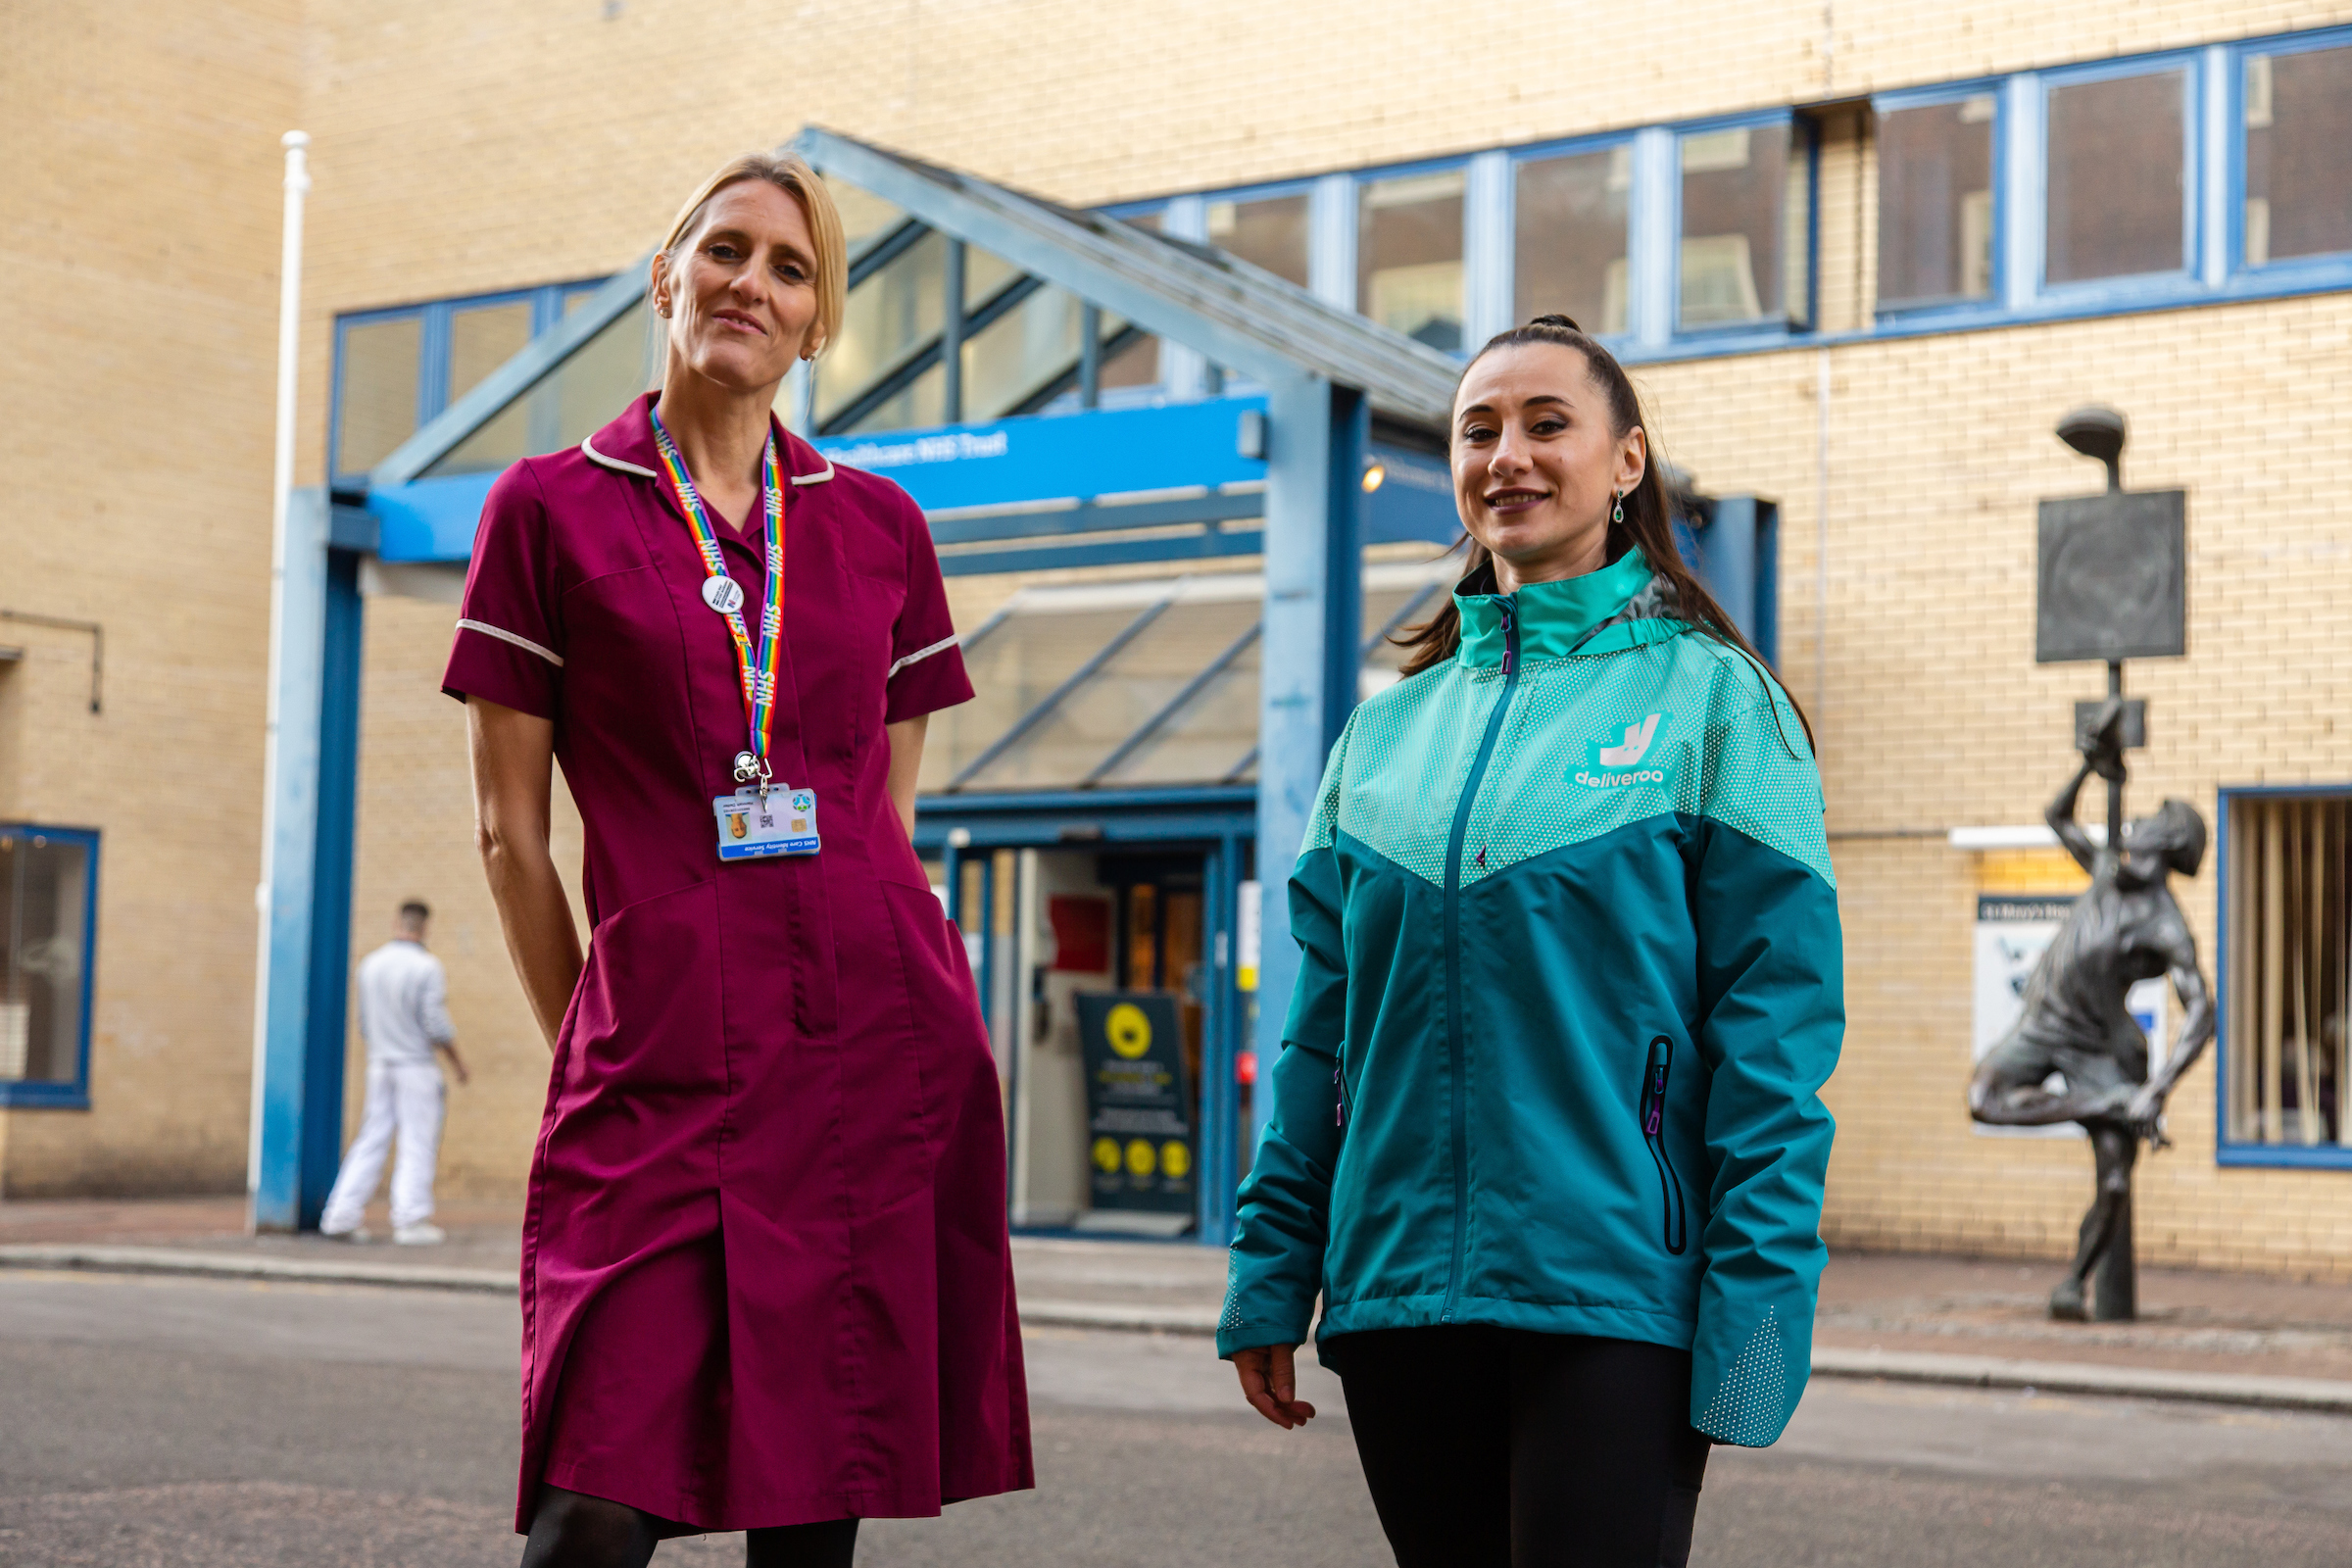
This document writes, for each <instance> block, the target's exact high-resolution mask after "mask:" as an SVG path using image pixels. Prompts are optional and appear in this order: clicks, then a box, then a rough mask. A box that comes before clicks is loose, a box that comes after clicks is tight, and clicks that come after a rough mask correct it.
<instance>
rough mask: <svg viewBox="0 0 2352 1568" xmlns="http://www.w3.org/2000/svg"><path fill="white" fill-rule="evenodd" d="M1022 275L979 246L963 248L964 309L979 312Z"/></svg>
mask: <svg viewBox="0 0 2352 1568" xmlns="http://www.w3.org/2000/svg"><path fill="white" fill-rule="evenodd" d="M1020 275H1021V270H1020V269H1019V268H1017V267H1015V266H1013V265H1012V264H1011V263H1010V262H1008V261H1005V259H1004V258H1003V257H1000V256H997V255H995V254H993V253H992V252H989V251H984V250H982V249H980V247H979V246H977V245H966V246H965V247H964V248H963V308H964V309H965V310H967V311H975V310H978V309H979V308H980V307H981V306H983V305H985V304H987V303H988V302H989V300H991V299H992V298H994V297H995V295H996V293H997V291H998V290H999V289H1002V288H1003V287H1004V286H1005V284H1007V283H1009V282H1011V281H1012V280H1013V279H1015V278H1017V277H1019V276H1020Z"/></svg>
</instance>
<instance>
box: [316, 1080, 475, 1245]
mask: <svg viewBox="0 0 2352 1568" xmlns="http://www.w3.org/2000/svg"><path fill="white" fill-rule="evenodd" d="M448 1093H449V1091H448V1089H447V1087H446V1086H445V1085H444V1084H443V1083H442V1081H441V1064H440V1063H439V1062H437V1061H420V1062H390V1061H371V1062H369V1063H368V1100H367V1103H366V1105H365V1107H364V1108H363V1109H362V1110H361V1112H360V1135H359V1136H358V1137H357V1138H354V1139H353V1140H352V1141H351V1152H349V1153H347V1154H345V1155H344V1156H343V1168H342V1170H341V1171H339V1172H337V1173H336V1176H335V1186H334V1190H333V1191H332V1192H330V1193H328V1194H327V1195H326V1211H325V1212H324V1213H323V1214H321V1215H319V1229H320V1230H322V1231H324V1232H325V1233H326V1234H327V1235H329V1236H336V1235H340V1234H342V1233H343V1232H345V1231H348V1230H352V1229H354V1228H356V1227H357V1226H358V1225H359V1223H360V1215H361V1212H362V1211H363V1210H364V1209H366V1208H367V1206H368V1200H369V1199H370V1198H373V1197H374V1196H375V1184H376V1183H377V1182H378V1181H379V1180H381V1179H382V1177H383V1174H384V1154H385V1152H387V1151H389V1150H390V1149H391V1147H392V1135H393V1133H394V1132H395V1131H397V1132H398V1133H399V1134H400V1154H399V1157H398V1158H397V1159H395V1160H394V1161H393V1163H392V1224H393V1227H394V1228H395V1229H398V1228H399V1227H400V1226H403V1225H414V1224H417V1222H418V1221H419V1220H426V1219H430V1218H432V1215H433V1163H434V1161H435V1160H437V1159H438V1158H439V1157H440V1154H441V1110H442V1105H443V1103H444V1101H445V1099H446V1097H447V1095H448Z"/></svg>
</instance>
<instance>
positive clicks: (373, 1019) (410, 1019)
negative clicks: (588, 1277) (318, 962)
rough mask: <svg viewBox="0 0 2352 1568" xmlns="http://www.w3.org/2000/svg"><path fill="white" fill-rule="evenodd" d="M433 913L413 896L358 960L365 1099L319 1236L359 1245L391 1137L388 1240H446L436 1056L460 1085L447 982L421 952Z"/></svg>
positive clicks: (462, 1073)
mask: <svg viewBox="0 0 2352 1568" xmlns="http://www.w3.org/2000/svg"><path fill="white" fill-rule="evenodd" d="M431 918H432V911H431V910H430V909H428V908H426V907H424V905H422V904H420V903H418V902H417V901H416V900H414V899H412V900H411V901H409V902H408V903H407V904H404V905H402V906H401V907H400V917H399V923H398V924H397V926H396V927H395V928H394V935H393V938H392V940H391V941H389V942H387V943H385V944H384V945H383V946H382V947H380V948H378V949H376V950H375V951H374V952H373V953H370V954H369V955H368V956H367V957H365V958H362V959H361V960H360V973H359V992H360V1038H361V1039H363V1040H365V1041H366V1042H367V1043H368V1100H367V1104H366V1108H365V1109H363V1110H362V1111H361V1112H360V1132H359V1136H358V1137H357V1138H354V1139H353V1140H352V1141H351V1152H349V1153H347V1154H345V1155H344V1156H343V1168H342V1170H341V1171H339V1172H338V1173H337V1174H336V1176H335V1185H334V1189H333V1191H331V1192H329V1193H328V1194H327V1195H326V1210H325V1212H324V1213H322V1214H321V1215H320V1216H319V1231H320V1233H321V1234H323V1235H326V1236H332V1237H338V1238H341V1239H343V1240H345V1241H353V1242H365V1241H368V1239H369V1238H368V1233H367V1232H366V1231H364V1230H362V1229H361V1228H360V1216H361V1214H362V1212H363V1211H364V1210H365V1209H366V1208H367V1206H368V1200H369V1199H370V1198H373V1197H374V1196H375V1184H376V1182H377V1181H378V1180H380V1179H381V1178H382V1176H383V1174H384V1154H385V1152H387V1151H388V1150H390V1149H391V1147H392V1142H393V1134H394V1133H395V1132H397V1133H398V1134H399V1135H400V1153H399V1155H398V1157H397V1158H396V1159H395V1160H394V1161H393V1165H392V1240H393V1241H395V1242H397V1243H399V1244H401V1245H402V1246H404V1247H429V1246H431V1245H432V1244H434V1243H436V1242H445V1241H447V1240H449V1235H448V1233H447V1232H446V1231H444V1230H442V1229H441V1227H440V1226H438V1225H435V1224H434V1223H433V1222H432V1218H433V1165H434V1162H435V1161H436V1160H437V1159H438V1158H439V1157H440V1153H441V1112H442V1105H443V1101H444V1097H445V1096H446V1095H447V1093H448V1091H447V1088H446V1087H445V1086H444V1084H443V1083H442V1079H441V1064H440V1063H439V1062H438V1061H436V1060H435V1059H434V1057H435V1054H443V1055H447V1056H448V1057H449V1065H450V1070H451V1071H452V1072H455V1073H456V1074H457V1075H458V1082H459V1083H461V1084H462V1083H465V1082H466V1081H467V1078H468V1074H467V1073H466V1062H465V1060H464V1058H462V1057H461V1056H459V1054H458V1042H457V1030H456V1029H455V1028H453V1027H452V1026H451V1024H450V1021H449V982H448V980H447V978H446V977H445V976H444V975H443V974H442V971H441V960H440V959H439V958H436V957H434V956H432V955H431V954H430V953H427V952H426V951H425V947H424V932H425V925H426V922H427V921H429V920H430V919H431Z"/></svg>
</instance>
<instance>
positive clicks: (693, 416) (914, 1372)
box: [443, 155, 1031, 1568]
mask: <svg viewBox="0 0 2352 1568" xmlns="http://www.w3.org/2000/svg"><path fill="white" fill-rule="evenodd" d="M846 292H847V275H846V260H845V257H844V243H843V238H842V228H841V220H840V217H839V215H838V214H837V213H836V212H835V211H834V207H833V203H832V200H831V198H830V197H829V196H828V195H827V193H826V190H825V187H824V185H823V184H822V182H820V181H819V180H818V179H817V178H816V176H815V175H814V174H813V173H812V172H810V171H809V168H808V167H807V166H806V165H805V164H803V163H801V162H800V161H799V160H798V159H793V158H769V157H764V156H759V155H754V156H749V157H745V158H740V159H738V160H736V161H735V162H733V163H731V164H728V165H727V166H726V167H725V168H723V169H721V170H719V171H718V172H716V173H715V174H713V175H711V177H710V178H709V179H707V180H705V181H704V182H703V184H702V186H701V188H700V189H698V190H697V191H696V192H695V193H694V195H693V196H692V197H691V198H690V199H689V200H688V201H687V202H686V204H685V207H684V208H683V210H682V211H681V212H680V214H679V217H678V220H677V221H676V223H675V224H674V225H673V226H672V228H671V230H670V234H669V238H668V240H667V242H666V243H664V244H663V246H662V251H661V254H660V255H658V256H657V257H656V258H655V259H654V264H653V276H652V302H653V306H654V309H655V311H656V313H657V314H658V315H659V316H660V317H661V318H662V324H663V329H664V331H665V335H666V343H667V347H666V363H665V367H664V369H663V373H662V386H661V390H660V391H659V392H658V393H655V394H649V395H648V396H647V397H645V398H643V399H641V400H639V401H638V402H636V403H635V404H633V405H631V407H630V408H629V409H628V410H627V412H625V413H623V414H622V415H621V417H619V418H617V419H615V420H613V422H612V423H611V424H609V425H607V426H606V427H605V428H604V429H602V430H600V431H598V432H597V433H596V434H595V435H594V436H592V437H590V438H589V439H588V440H586V441H583V442H581V443H580V445H579V446H578V447H577V448H576V449H574V450H571V451H566V452H559V453H554V454H551V455H549V456H546V457H540V458H532V459H529V460H527V461H525V462H523V463H521V464H518V465H516V466H515V467H514V468H512V469H510V470H508V472H507V473H506V474H505V475H504V476H503V477H502V478H501V479H500V480H499V481H498V483H497V484H496V485H495V486H494V487H493V488H492V490H491V492H490V497H489V501H488V503H487V505H486V506H485V508H484V511H483V514H482V521H481V528H480V532H479V535H478V537H477V538H476V541H475V546H474V555H473V565H472V569H471V571H470V573H469V575H468V577H467V581H466V598H465V603H464V609H463V615H462V618H461V619H460V620H459V622H458V631H457V637H456V645H455V647H454V649H453V650H452V652H451V654H450V661H449V668H448V673H447V675H446V676H445V677H444V680H443V686H444V689H445V690H447V691H448V692H449V693H450V695H452V696H453V697H457V698H459V699H460V700H461V701H464V702H465V703H466V705H467V730H468V733H469V737H470V742H471V748H472V759H473V785H474V803H475V810H476V814H477V819H478V826H477V830H476V836H477V839H478V841H479V847H480V850H481V854H482V860H483V864H484V866H485V868H486V870H487V872H488V875H489V880H490V888H491V893H492V896H493V898H494V899H495V900H496V902H497V905H498V910H499V917H500V921H501V923H502V925H503V927H504V929H505V933H506V940H507V947H508V951H509V953H510V954H511V955H512V956H513V958H514V961H515V970H516V972H517V974H518V975H519V976H520V977H521V980H522V985H523V990H524V992H525V993H526V995H527V996H528V998H529V1001H530V1004H531V1007H532V1010H533V1012H534V1013H535V1015H536V1016H537V1018H538V1021H539V1026H540V1028H541V1030H542V1031H543V1032H544V1033H545V1034H546V1035H547V1038H548V1040H549V1042H550V1044H551V1045H552V1047H553V1048H554V1052H555V1061H554V1066H553V1070H552V1072H551V1074H550V1080H549V1085H548V1097H547V1110H546V1115H545V1117H544V1119H543V1120H542V1122H541V1124H540V1131H539V1139H538V1145H537V1150H536V1152H535V1155H534V1158H533V1161H532V1167H531V1183H530V1201H529V1205H528V1208H527V1211H526V1214H525V1218H524V1222H523V1250H522V1314H523V1347H522V1466H521V1477H520V1487H519V1494H518V1497H517V1500H516V1508H515V1528H516V1529H517V1530H518V1531H521V1532H523V1533H525V1534H527V1536H528V1538H529V1539H528V1544H526V1546H525V1547H524V1551H523V1562H524V1564H525V1568H557V1565H562V1568H606V1565H619V1564H643V1563H645V1562H646V1561H647V1560H648V1559H649V1558H651V1556H652V1555H653V1552H654V1548H655V1546H656V1544H657V1543H658V1542H659V1541H661V1540H662V1539H663V1538H665V1537H669V1536H677V1535H689V1534H696V1533H701V1532H707V1531H722V1530H724V1531H732V1530H746V1531H749V1532H750V1537H749V1539H750V1546H749V1555H748V1561H749V1562H750V1563H753V1564H769V1565H784V1564H846V1563H848V1562H850V1561H851V1560H852V1555H853V1553H854V1551H855V1547H856V1542H857V1531H858V1520H859V1519H861V1518H875V1517H906V1516H916V1515H932V1514H936V1513H938V1512H939V1510H940V1506H941V1504H943V1503H947V1502H953V1501H956V1500H958V1499H960V1498H965V1497H976V1496H984V1495H991V1494H995V1493H1002V1492H1008V1491H1015V1490H1019V1489H1023V1488H1026V1487H1028V1486H1030V1485H1031V1471H1030V1459H1029V1429H1028V1409H1027V1402H1026V1396H1025V1393H1024V1388H1023V1382H1022V1369H1021V1348H1020V1338H1019V1323H1018V1319H1017V1317H1016V1315H1015V1311H1014V1304H1013V1295H1012V1274H1011V1269H1010V1266H1009V1264H1008V1261H1007V1252H1006V1241H1005V1136H1004V1125H1003V1113H1002V1108H1001V1105H1000V1103H999V1100H998V1089H997V1078H996V1069H995V1064H994V1062H993V1059H992V1057H991V1055H990V1050H989V1043H988V1039H987V1036H986V1034H985V1032H984V1030H983V1028H982V1025H981V1021H980V1017H979V1012H978V1006H977V1003H976V1000H975V996H974V992H973V987H972V982H971V977H970V974H969V972H968V971H967V969H966V968H965V964H964V957H963V951H962V945H961V943H960V942H959V941H958V940H957V939H956V937H955V935H954V933H953V932H952V931H951V930H950V928H949V926H948V923H947V921H946V919H945V917H944V916H943V914H942V913H941V910H940V907H939V903H938V901H937V899H936V898H934V897H933V895H932V892H931V888H930V884H929V879H928V878H927V876H926V875H925V874H924V870H923V867H922V864H921V862H920V861H919V860H918V859H917V858H916V857H915V854H914V851H913V849H912V847H911V845H910V843H909V835H910V833H911V831H912V828H913V821H914V786H915V776H916V773H917V770H918V768H919V766H920V762H921V758H922V747H923V727H924V722H925V716H926V715H927V714H929V713H931V712H933V711H936V710H938V709H941V708H946V707H950V706H953V705H954V704H956V703H960V702H963V701H965V700H966V699H968V698H969V697H970V696H971V694H972V688H971V684H970V682H969V681H968V680H967V679H966V677H965V675H964V670H963V663H962V659H961V656H960V654H959V652H958V650H957V646H956V633H955V628H954V627H953V625H952V624H951V622H950V620H949V614H948V606H947V596H946V591H945V588H944V586H943V584H942V583H941V580H940V573H939V564H938V561H937V559H936V557H935V556H934V554H933V551H932V547H931V538H930V534H929V532H928V530H927V529H926V527H925V525H924V520H923V516H922V514H921V512H920V511H919V510H917V508H916V507H915V505H914V503H913V502H912V501H910V500H908V499H907V495H906V494H905V492H903V491H901V490H900V489H899V488H898V487H897V486H896V485H893V484H892V483H890V482H889V481H888V480H886V479H880V478H876V477H873V476H871V475H868V474H864V473H860V472H858V471H857V470H856V469H853V468H847V467H837V466H834V465H832V464H831V463H829V462H828V461H827V460H826V459H825V458H824V457H822V456H821V455H819V454H818V453H817V452H815V451H814V450H813V449H811V448H810V447H809V446H808V445H807V444H806V443H804V442H802V441H800V440H798V439H797V438H795V437H793V436H792V435H790V434H789V433H787V432H786V431H784V430H783V429H781V428H780V427H779V426H778V425H777V424H776V422H775V420H774V418H773V417H772V416H771V414H770V412H769V411H770V409H771V408H772V407H773V405H774V403H775V399H776V392H777V389H778V387H779V386H780V385H781V384H782V382H783V380H784V377H785V375H786V374H787V373H788V372H789V371H790V370H791V368H792V367H793V365H794V363H795V362H796V361H799V360H806V359H811V358H813V357H814V356H815V355H816V354H817V353H818V352H819V351H820V350H822V349H823V347H824V346H825V344H826V343H827V342H828V341H830V340H831V339H832V338H833V337H834V335H835V334H836V333H837V332H838V331H839V330H840V325H841V319H842V309H843V297H844V295H845V294H846ZM557 761H561V762H562V763H563V766H564V781H565V783H566V784H567V786H568V787H569V789H570V792H571V797H572V799H573V801H574V802H575V803H576V804H577V806H578V808H579V812H580V817H581V821H582V825H583V827H584V828H585V833H586V844H585V851H584V854H583V857H582V861H583V863H582V870H581V882H582V888H581V893H582V898H583V902H584V904H585V906H586V908H587V913H588V919H589V922H590V926H591V939H590V942H589V946H588V951H587V955H586V957H585V959H583V957H582V955H581V951H580V944H579V939H578V936H577V935H576V933H575V931H574V929H573V925H572V919H571V914H570V909H569V907H568V904H567V902H566V899H565V895H564V888H563V885H562V883H561V881H560V880H559V878H558V875H557V871H556V866H555V861H554V858H553V857H552V855H551V853H550V849H549V839H548V826H549V794H550V783H551V776H552V766H553V764H554V763H555V762H557Z"/></svg>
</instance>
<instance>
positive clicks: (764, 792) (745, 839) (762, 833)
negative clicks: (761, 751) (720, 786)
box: [711, 752, 817, 860]
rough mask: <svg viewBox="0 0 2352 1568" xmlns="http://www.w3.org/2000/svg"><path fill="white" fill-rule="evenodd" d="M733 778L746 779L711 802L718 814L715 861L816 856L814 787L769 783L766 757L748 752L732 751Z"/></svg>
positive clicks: (713, 809)
mask: <svg viewBox="0 0 2352 1568" xmlns="http://www.w3.org/2000/svg"><path fill="white" fill-rule="evenodd" d="M735 776H736V777H737V778H740V779H749V780H751V782H749V783H747V784H745V785H744V786H743V788H741V789H739V790H737V791H736V792H735V793H734V794H732V795H721V796H719V797H717V798H716V799H715V800H713V801H711V810H712V812H713V813H714V814H715V815H716V816H717V818H718V858H720V859H722V860H761V859H766V858H769V857H771V856H777V855H814V854H816V852H817V837H816V791H814V790H796V789H794V788H792V787H791V786H790V785H777V784H771V783H770V782H769V778H768V771H767V760H766V759H765V758H760V757H754V756H753V755H752V754H751V753H750V752H738V753H736V755H735Z"/></svg>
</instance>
